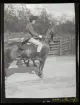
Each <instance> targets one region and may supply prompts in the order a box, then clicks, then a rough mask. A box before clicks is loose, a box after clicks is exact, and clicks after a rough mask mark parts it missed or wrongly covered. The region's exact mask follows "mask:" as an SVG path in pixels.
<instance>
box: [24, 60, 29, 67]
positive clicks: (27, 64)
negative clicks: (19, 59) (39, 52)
mask: <svg viewBox="0 0 80 105" xmlns="http://www.w3.org/2000/svg"><path fill="white" fill-rule="evenodd" d="M29 61H30V60H28V62H26V61H25V59H24V63H25V64H26V66H28V67H29V66H30V65H29Z"/></svg>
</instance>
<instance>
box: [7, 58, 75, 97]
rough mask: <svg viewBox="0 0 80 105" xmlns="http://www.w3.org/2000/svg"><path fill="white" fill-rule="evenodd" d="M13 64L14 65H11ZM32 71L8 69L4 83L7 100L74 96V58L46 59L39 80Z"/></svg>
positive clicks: (29, 69)
mask: <svg viewBox="0 0 80 105" xmlns="http://www.w3.org/2000/svg"><path fill="white" fill-rule="evenodd" d="M14 64H15V63H13V64H12V65H14ZM14 67H15V66H14ZM34 69H35V68H26V67H19V68H17V67H15V68H10V69H8V74H7V75H8V78H7V80H6V81H5V92H6V97H7V98H54V97H75V96H76V72H75V71H76V69H75V58H74V57H48V59H47V60H46V63H45V66H44V70H43V74H44V78H43V79H40V78H39V77H38V76H37V75H36V74H35V72H36V70H34ZM32 72H34V73H32ZM11 73H12V75H11Z"/></svg>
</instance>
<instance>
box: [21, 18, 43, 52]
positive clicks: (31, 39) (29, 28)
mask: <svg viewBox="0 0 80 105" xmlns="http://www.w3.org/2000/svg"><path fill="white" fill-rule="evenodd" d="M37 18H38V17H37V16H31V17H30V19H29V20H30V22H29V23H28V24H27V26H26V30H27V32H28V38H27V39H25V40H24V41H23V42H22V45H21V49H24V48H23V45H24V44H25V43H27V42H30V43H32V44H35V45H38V48H37V52H40V51H41V49H42V43H41V42H40V41H39V40H37V39H35V38H34V36H35V37H38V38H42V35H39V34H37V33H36V32H35V31H34V29H33V25H34V24H35V20H36V19H37Z"/></svg>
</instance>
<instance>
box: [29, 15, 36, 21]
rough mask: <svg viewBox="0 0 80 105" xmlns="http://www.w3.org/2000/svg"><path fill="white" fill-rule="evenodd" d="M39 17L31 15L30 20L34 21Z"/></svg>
mask: <svg viewBox="0 0 80 105" xmlns="http://www.w3.org/2000/svg"><path fill="white" fill-rule="evenodd" d="M37 18H38V16H31V17H30V18H29V20H30V22H32V21H33V20H36V19H37Z"/></svg>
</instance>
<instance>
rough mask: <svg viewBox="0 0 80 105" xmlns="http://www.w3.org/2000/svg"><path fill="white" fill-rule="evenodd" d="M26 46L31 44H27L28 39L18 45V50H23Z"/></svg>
mask: <svg viewBox="0 0 80 105" xmlns="http://www.w3.org/2000/svg"><path fill="white" fill-rule="evenodd" d="M26 44H27V45H30V44H32V43H30V42H29V39H26V40H25V41H23V42H22V43H21V44H20V47H19V49H20V50H25V46H26ZM33 45H34V44H33ZM34 46H35V47H36V45H34Z"/></svg>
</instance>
